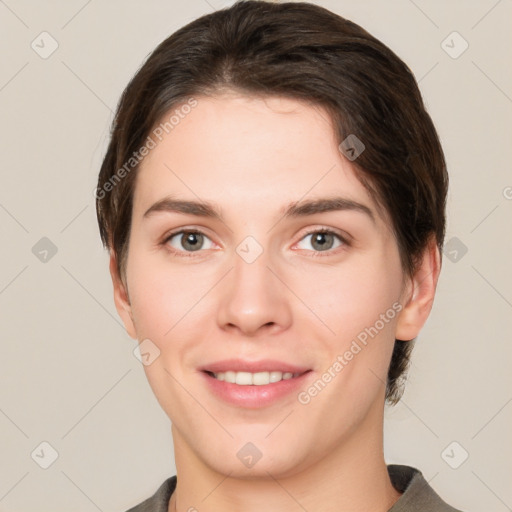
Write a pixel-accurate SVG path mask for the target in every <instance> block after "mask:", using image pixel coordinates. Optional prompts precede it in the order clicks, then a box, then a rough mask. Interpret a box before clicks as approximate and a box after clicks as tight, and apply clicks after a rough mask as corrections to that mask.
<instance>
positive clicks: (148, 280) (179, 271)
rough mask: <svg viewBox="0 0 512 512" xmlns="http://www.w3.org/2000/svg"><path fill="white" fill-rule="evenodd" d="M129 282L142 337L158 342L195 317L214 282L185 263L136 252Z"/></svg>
mask: <svg viewBox="0 0 512 512" xmlns="http://www.w3.org/2000/svg"><path fill="white" fill-rule="evenodd" d="M129 265H130V266H129V268H130V271H131V276H132V277H131V279H130V280H129V282H128V286H129V291H130V300H131V306H132V313H133V316H134V321H135V323H136V329H137V334H138V337H139V339H140V338H141V337H145V338H150V339H152V341H154V343H156V344H157V345H160V344H163V343H164V339H167V338H168V337H171V336H172V334H173V331H174V330H175V329H178V328H182V327H183V326H184V325H185V324H186V322H187V321H188V322H190V319H191V318H193V317H194V309H195V307H196V306H197V305H198V303H199V301H200V300H201V298H202V297H203V296H204V295H205V293H206V292H207V291H208V289H209V288H211V285H210V284H209V283H208V282H207V280H205V279H204V276H201V278H199V276H198V275H197V274H194V271H193V270H191V269H189V268H186V267H185V266H174V267H172V266H170V265H164V264H162V263H160V262H159V261H158V259H156V258H153V259H152V258H145V257H143V256H142V255H141V256H137V255H134V257H133V258H132V260H131V261H130V263H129Z"/></svg>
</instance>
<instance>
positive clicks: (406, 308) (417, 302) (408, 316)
mask: <svg viewBox="0 0 512 512" xmlns="http://www.w3.org/2000/svg"><path fill="white" fill-rule="evenodd" d="M440 271H441V255H440V252H439V248H438V247H437V244H436V239H435V237H434V236H432V237H431V238H430V240H429V243H428V244H427V247H426V248H425V250H424V252H423V256H422V259H421V261H420V264H419V266H418V268H417V269H416V272H415V273H414V276H413V277H412V278H411V279H410V282H409V286H408V287H407V290H406V292H405V293H404V294H403V296H402V300H403V303H402V304H403V309H402V311H401V312H400V316H399V318H398V321H397V328H396V334H395V336H396V339H399V340H402V341H410V340H413V339H414V338H416V336H418V334H419V332H420V330H421V328H422V327H423V325H424V324H425V322H426V321H427V318H428V316H429V314H430V311H431V310H432V305H433V303H434V296H435V292H436V287H437V281H438V278H439V273H440Z"/></svg>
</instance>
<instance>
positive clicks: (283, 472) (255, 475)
mask: <svg viewBox="0 0 512 512" xmlns="http://www.w3.org/2000/svg"><path fill="white" fill-rule="evenodd" d="M197 100H198V105H197V106H196V107H195V108H194V109H192V110H191V112H190V113H189V114H187V116H185V117H184V119H182V120H181V121H180V123H179V124H178V125H177V126H175V127H174V129H173V130H172V131H170V132H169V134H168V135H167V136H166V137H165V138H164V139H163V140H162V141H161V142H159V143H158V145H157V146H156V147H155V148H154V149H153V150H151V152H150V153H149V154H148V156H147V157H146V158H145V159H144V161H143V163H142V166H141V168H140V170H139V174H138V176H137V182H136V188H135V193H134V203H133V217H132V227H131V234H130V243H129V250H128V258H127V264H126V275H125V279H120V278H119V276H118V275H117V272H116V270H115V267H116V260H115V256H114V255H113V254H112V256H111V263H110V270H111V274H112V279H113V283H114V297H115V303H116V307H117V310H118V312H119V314H120V316H121V317H122V319H123V322H124V324H125V326H126V330H127V332H128V334H129V335H130V336H131V337H133V338H134V339H138V340H139V341H142V340H145V339H150V340H151V342H152V343H154V345H156V346H157V347H158V349H159V350H160V356H159V357H158V358H156V359H155V360H154V361H153V362H152V363H151V364H150V365H148V366H144V370H145V372H146V375H147V378H148V381H149V383H150V385H151V387H152V389H153V391H154V393H155V395H156V397H157V399H158V401H159V403H160V405H161V406H162V408H163V409H164V411H165V412H166V414H167V415H168V416H169V418H170V420H171V422H172V435H173V442H174V452H175V463H176V469H177V475H178V483H177V487H176V490H175V492H174V493H173V495H172V498H171V501H170V503H169V512H171V511H173V510H178V511H179V512H184V511H187V510H189V509H190V510H193V509H191V507H194V508H195V509H197V510H199V511H201V512H202V511H205V512H206V511H208V512H217V511H223V512H231V511H233V512H235V511H239V510H244V511H247V512H253V511H254V512H256V511H258V512H260V511H261V510H265V511H266V512H278V511H279V512H282V511H283V510H287V511H288V510H289V511H292V510H297V511H300V510H307V511H308V512H320V511H322V512H334V511H337V512H338V511H340V510H361V511H362V510H372V511H374V512H379V511H380V512H385V511H387V510H389V508H391V506H392V505H393V504H394V503H395V502H396V501H397V499H398V498H399V497H400V493H399V492H398V491H397V490H396V489H394V487H393V486H392V484H391V481H390V479H389V475H388V473H387V469H386V463H385V461H384V455H383V412H384V398H385V382H386V375H387V369H388V365H389V361H390V358H391V353H392V350H393V344H394V340H395V337H397V338H399V339H404V340H409V339H413V338H414V337H416V336H417V334H418V332H419V331H420V329H421V327H422V326H423V324H424V323H425V321H426V319H427V317H428V315H429V313H430V310H431V307H432V302H433V299H434V293H435V287H436V284H437V278H438V275H439V269H440V261H439V252H438V250H437V248H436V246H435V244H434V243H430V244H429V246H428V247H427V248H426V250H425V253H424V257H423V260H422V262H421V265H420V267H419V268H418V270H417V272H416V274H415V275H414V276H412V277H407V276H406V275H405V274H404V273H403V270H402V267H401V264H400V258H399V252H398V247H397V243H396V240H395V238H394V236H393V233H392V231H391V228H390V225H391V224H390V220H389V218H388V217H387V215H386V214H385V212H383V211H382V209H380V208H379V207H378V205H377V204H376V202H375V200H374V199H373V198H372V197H371V196H370V195H369V194H368V192H367V191H366V189H365V188H364V187H363V185H362V184H361V183H360V182H359V181H358V180H357V178H356V174H355V169H354V167H353V164H352V162H350V161H349V160H348V159H347V158H345V156H344V155H343V154H342V153H341V152H340V151H339V149H338V143H337V141H336V140H335V136H334V131H333V127H332V125H331V124H330V122H329V121H328V116H327V114H326V112H325V111H323V110H321V109H320V108H319V107H313V106H311V105H307V104H305V103H301V102H298V101H295V100H292V99H285V98H276V97H272V98H266V99H265V100H262V99H258V98H255V97H249V96H246V95H242V94H223V95H217V96H213V97H198V98H197ZM170 195H172V196H173V199H180V200H190V201H199V200H201V201H207V202H211V203H215V204H216V205H218V207H219V208H220V212H221V214H222V219H217V218H213V217H204V216H198V215H192V214H190V213H187V214H184V213H179V212H176V211H168V210H158V211H153V212H152V213H150V214H148V215H146V216H144V213H145V212H146V211H147V210H148V209H149V208H150V207H151V206H152V205H154V204H155V203H156V202H158V201H160V200H162V199H163V198H165V197H167V196H170ZM334 196H337V197H342V198H344V199H347V200H350V201H352V204H354V203H358V204H359V205H363V207H366V208H367V210H368V211H364V208H348V209H341V210H333V211H323V212H315V213H313V214H310V215H302V216H296V217H293V216H289V217H288V216H284V215H283V213H284V211H285V209H286V208H287V207H288V206H289V205H290V204H291V203H293V202H300V203H302V202H304V201H309V200H314V199H320V198H332V197H334ZM368 212H369V213H368ZM321 228H328V229H329V230H331V231H334V233H335V234H334V235H327V237H326V238H325V239H324V242H326V243H324V245H323V246H322V244H321V242H322V240H320V243H315V238H314V237H315V235H312V236H311V235H310V234H309V233H310V232H314V233H316V232H317V231H318V230H319V229H321ZM180 229H182V230H185V231H186V230H187V229H189V230H190V229H197V230H200V231H201V233H203V237H202V238H199V239H197V243H196V245H195V247H196V248H198V250H194V249H193V248H192V249H191V245H190V244H187V233H185V236H183V234H177V235H176V234H175V235H174V236H173V237H172V238H170V239H169V234H170V232H171V231H173V232H178V231H180ZM336 235H339V236H341V237H342V238H340V239H338V237H337V236H336ZM247 236H252V237H253V238H254V239H255V240H256V241H257V242H258V243H259V244H260V246H261V248H262V249H263V252H262V254H261V255H259V257H258V258H257V259H256V260H255V261H253V262H251V263H248V262H247V261H246V260H245V259H244V258H242V257H241V256H240V255H239V253H237V251H236V249H237V246H238V245H239V244H240V243H241V242H242V241H243V240H244V239H245V238H246V237H247ZM316 237H318V235H316ZM166 239H167V241H166ZM316 240H318V238H316ZM323 247H327V250H325V249H323ZM173 251H174V252H173ZM179 254H181V255H185V256H189V257H183V256H180V255H179ZM397 302H399V303H400V304H401V305H402V308H401V310H400V312H399V313H398V314H396V315H394V318H393V319H391V320H389V321H388V322H387V323H385V325H384V327H383V328H382V329H381V330H380V331H379V332H378V334H377V335H376V336H375V337H374V338H373V339H371V341H369V343H368V344H367V345H366V346H364V348H363V349H362V350H361V351H360V352H359V353H358V354H357V355H356V356H354V358H353V359H352V360H351V361H349V362H348V364H347V365H346V366H345V367H344V368H343V370H342V371H341V372H339V373H338V374H337V375H336V377H335V378H333V379H332V381H331V382H330V383H329V384H328V385H326V386H325V388H324V389H323V390H322V391H321V392H320V393H318V394H317V395H316V396H315V397H313V398H312V399H311V401H310V402H309V403H307V404H302V403H300V402H299V401H298V400H297V393H291V394H289V395H286V396H284V397H282V398H280V399H279V400H277V401H275V402H274V403H271V404H270V405H266V406H264V407H254V408H250V407H243V406H241V407H235V406H233V405H232V404H230V403H227V402H226V401H224V400H222V399H221V398H219V397H217V396H216V395H215V394H213V393H212V392H211V390H210V389H209V387H208V386H207V385H205V379H204V374H202V372H201V371H200V370H199V368H200V367H201V366H203V365H205V364H206V363H209V362H212V361H218V360H221V359H228V358H242V359H247V360H259V359H266V358H269V359H278V360H280V361H286V362H289V363H291V364H296V365H299V366H305V367H307V368H309V369H311V370H312V371H310V372H309V373H308V374H307V375H306V379H305V383H304V385H303V386H302V387H301V390H307V389H308V388H309V387H310V386H311V385H312V384H313V383H314V382H315V381H317V380H318V379H319V378H320V377H321V375H322V374H323V373H324V372H325V371H326V369H327V368H328V367H332V365H333V363H334V362H335V361H336V359H337V356H338V355H339V354H343V353H344V352H345V351H346V350H348V349H349V347H350V344H351V342H352V340H354V339H355V338H356V337H357V335H358V334H359V333H360V332H362V331H363V330H364V329H365V327H369V326H373V325H375V323H376V320H378V319H379V318H380V315H381V314H383V313H385V312H386V311H388V310H389V309H390V308H391V307H392V305H393V304H394V303H397ZM248 442H250V443H252V444H253V445H255V446H256V447H257V449H258V450H259V451H260V452H261V454H262V456H261V459H259V460H258V462H257V463H256V464H255V465H254V466H252V467H251V468H249V467H247V466H246V465H244V464H242V463H241V461H240V459H239V458H238V457H237V452H238V451H239V450H240V448H241V447H243V446H244V445H246V443H248Z"/></svg>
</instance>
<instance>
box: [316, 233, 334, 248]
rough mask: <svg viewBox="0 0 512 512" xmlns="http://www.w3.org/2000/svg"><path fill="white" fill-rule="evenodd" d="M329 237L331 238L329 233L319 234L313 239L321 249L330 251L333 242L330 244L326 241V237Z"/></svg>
mask: <svg viewBox="0 0 512 512" xmlns="http://www.w3.org/2000/svg"><path fill="white" fill-rule="evenodd" d="M329 236H331V235H329V233H317V234H316V236H314V237H313V240H314V243H318V244H319V245H320V248H321V249H326V248H327V249H329V248H330V247H331V245H332V240H331V243H330V244H329V243H328V242H327V241H326V239H325V238H326V237H329Z"/></svg>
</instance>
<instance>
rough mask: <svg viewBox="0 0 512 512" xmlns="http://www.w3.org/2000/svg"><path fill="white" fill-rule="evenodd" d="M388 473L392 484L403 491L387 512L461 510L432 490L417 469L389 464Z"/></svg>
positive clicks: (446, 511)
mask: <svg viewBox="0 0 512 512" xmlns="http://www.w3.org/2000/svg"><path fill="white" fill-rule="evenodd" d="M388 473H389V477H390V479H391V482H392V484H393V486H394V487H395V488H396V489H397V490H398V491H400V492H401V493H403V494H402V496H400V498H399V499H398V501H397V502H396V503H395V504H394V505H393V506H392V507H391V508H390V509H389V511H388V512H414V511H416V510H418V511H419V510H421V512H461V511H460V510H458V509H456V508H453V507H452V506H450V505H448V503H446V502H445V501H444V500H443V499H442V498H441V497H440V496H439V495H438V494H437V493H436V492H435V491H434V489H433V488H432V487H431V485H430V484H429V483H428V482H427V481H426V480H425V477H424V476H423V474H422V473H421V471H420V470H419V469H416V468H414V467H411V466H404V465H400V464H390V465H388Z"/></svg>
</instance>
